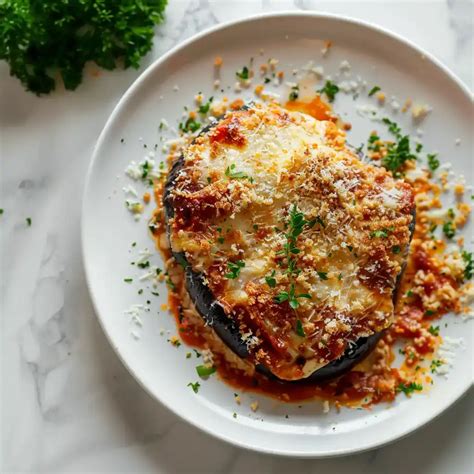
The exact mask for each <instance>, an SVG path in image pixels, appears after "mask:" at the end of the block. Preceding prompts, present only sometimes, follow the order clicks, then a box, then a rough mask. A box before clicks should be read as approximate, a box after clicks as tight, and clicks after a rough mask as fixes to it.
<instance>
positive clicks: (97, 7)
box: [0, 0, 167, 95]
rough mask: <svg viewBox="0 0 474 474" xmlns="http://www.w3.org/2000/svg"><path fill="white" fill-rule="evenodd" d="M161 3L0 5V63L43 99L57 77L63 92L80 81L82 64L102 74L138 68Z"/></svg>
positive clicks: (24, 1)
mask: <svg viewBox="0 0 474 474" xmlns="http://www.w3.org/2000/svg"><path fill="white" fill-rule="evenodd" d="M166 3H167V0H47V1H45V0H4V1H3V2H2V1H0V59H5V60H6V61H7V62H8V63H9V65H10V74H11V75H12V76H16V77H18V79H19V80H20V81H21V82H22V84H23V85H24V86H25V88H26V89H27V90H29V91H31V92H35V93H36V94H38V95H39V94H47V93H49V92H51V91H52V90H53V89H54V88H55V78H57V77H58V75H60V76H61V78H62V80H63V82H64V85H65V87H66V89H70V90H74V89H75V88H76V87H77V86H78V85H79V84H80V83H81V81H82V70H83V68H84V65H85V63H86V62H87V61H94V62H95V63H96V64H98V65H99V66H101V67H103V68H104V69H114V68H115V67H117V65H119V64H121V65H123V67H124V68H128V67H130V66H132V67H135V68H136V67H138V65H139V62H140V59H141V58H142V57H143V56H144V55H145V54H146V53H147V52H148V51H149V50H150V49H151V47H152V41H153V34H154V33H153V27H154V25H155V24H157V23H160V22H161V21H162V20H163V11H164V9H165V7H166Z"/></svg>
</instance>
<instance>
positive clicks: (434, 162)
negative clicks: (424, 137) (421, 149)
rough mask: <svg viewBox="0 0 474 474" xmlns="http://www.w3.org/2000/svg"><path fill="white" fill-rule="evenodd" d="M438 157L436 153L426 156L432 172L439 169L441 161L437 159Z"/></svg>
mask: <svg viewBox="0 0 474 474" xmlns="http://www.w3.org/2000/svg"><path fill="white" fill-rule="evenodd" d="M437 156H438V155H436V154H435V153H431V154H429V155H427V156H426V159H427V160H428V167H429V169H430V170H431V171H435V170H437V169H438V168H439V164H440V163H439V160H438V158H436V157H437Z"/></svg>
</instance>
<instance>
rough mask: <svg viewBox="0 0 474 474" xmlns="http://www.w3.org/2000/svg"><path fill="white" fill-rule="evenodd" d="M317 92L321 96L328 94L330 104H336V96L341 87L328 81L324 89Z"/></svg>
mask: <svg viewBox="0 0 474 474" xmlns="http://www.w3.org/2000/svg"><path fill="white" fill-rule="evenodd" d="M317 92H319V93H320V94H326V97H327V98H328V100H329V102H334V99H335V97H336V94H337V93H338V92H339V87H338V86H337V85H336V84H334V83H333V82H331V81H326V84H324V87H323V88H321V89H319V90H318V91H317Z"/></svg>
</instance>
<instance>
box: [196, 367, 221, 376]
mask: <svg viewBox="0 0 474 474" xmlns="http://www.w3.org/2000/svg"><path fill="white" fill-rule="evenodd" d="M215 371H216V368H215V367H212V366H211V367H209V366H207V365H198V366H197V367H196V372H197V374H198V375H199V377H209V375H212V374H213V373H214V372H215Z"/></svg>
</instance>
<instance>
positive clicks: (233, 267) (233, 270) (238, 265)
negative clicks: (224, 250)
mask: <svg viewBox="0 0 474 474" xmlns="http://www.w3.org/2000/svg"><path fill="white" fill-rule="evenodd" d="M244 267H245V262H244V261H243V260H237V261H235V262H227V269H228V270H229V273H226V274H225V275H224V276H225V278H228V279H229V280H235V279H236V278H237V277H238V276H239V275H240V270H241V269H242V268H244Z"/></svg>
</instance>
